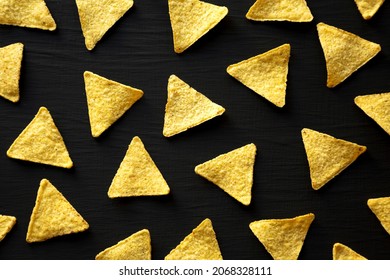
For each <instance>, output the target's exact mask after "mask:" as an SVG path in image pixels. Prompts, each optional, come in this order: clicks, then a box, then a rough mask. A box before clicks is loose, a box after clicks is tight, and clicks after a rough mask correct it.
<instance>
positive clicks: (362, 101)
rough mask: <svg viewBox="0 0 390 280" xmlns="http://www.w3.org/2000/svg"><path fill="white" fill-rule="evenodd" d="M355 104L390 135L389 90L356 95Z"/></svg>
mask: <svg viewBox="0 0 390 280" xmlns="http://www.w3.org/2000/svg"><path fill="white" fill-rule="evenodd" d="M355 104H356V105H357V106H358V107H359V108H360V109H362V110H363V111H364V113H366V115H367V116H369V117H370V118H372V119H373V120H374V121H375V122H376V123H377V124H378V125H379V126H380V127H382V128H383V129H384V130H385V131H386V132H387V133H388V134H389V135H390V92H387V93H377V94H368V95H361V96H357V97H355Z"/></svg>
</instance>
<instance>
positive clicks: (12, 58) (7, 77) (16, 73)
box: [0, 43, 23, 102]
mask: <svg viewBox="0 0 390 280" xmlns="http://www.w3.org/2000/svg"><path fill="white" fill-rule="evenodd" d="M22 58H23V44H22V43H15V44H12V45H8V46H5V47H3V48H0V73H1V76H0V96H2V97H4V98H5V99H8V100H10V101H12V102H18V101H19V78H20V68H21V65H22Z"/></svg>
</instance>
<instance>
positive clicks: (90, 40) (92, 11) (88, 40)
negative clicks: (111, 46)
mask: <svg viewBox="0 0 390 280" xmlns="http://www.w3.org/2000/svg"><path fill="white" fill-rule="evenodd" d="M76 4H77V9H78V12H79V18H80V24H81V29H82V31H83V35H84V38H85V46H86V47H87V49H88V50H92V49H93V48H95V46H96V44H97V43H98V42H99V41H100V40H101V39H102V37H103V36H104V34H106V32H107V31H108V30H109V29H110V28H111V27H112V26H113V25H114V24H115V23H116V22H117V21H118V20H119V19H120V18H121V17H123V15H124V14H125V13H126V12H127V11H128V10H129V9H130V8H131V7H132V6H133V4H134V1H133V0H76Z"/></svg>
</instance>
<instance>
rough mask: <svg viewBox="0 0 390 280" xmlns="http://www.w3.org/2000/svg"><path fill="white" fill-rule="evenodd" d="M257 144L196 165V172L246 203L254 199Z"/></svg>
mask: <svg viewBox="0 0 390 280" xmlns="http://www.w3.org/2000/svg"><path fill="white" fill-rule="evenodd" d="M255 157H256V145H255V144H248V145H245V146H243V147H240V148H238V149H235V150H233V151H230V152H228V153H226V154H222V155H219V156H217V157H216V158H214V159H211V160H209V161H206V162H205V163H202V164H199V165H198V166H196V167H195V173H196V174H198V175H200V176H202V177H204V178H206V179H207V180H209V181H210V182H212V183H214V184H215V185H217V186H218V187H220V188H221V189H222V190H224V191H225V192H226V193H228V194H229V195H230V196H232V197H233V198H235V199H236V200H237V201H239V202H241V203H242V204H244V205H249V204H250V203H251V199H252V185H253V169H254V165H255Z"/></svg>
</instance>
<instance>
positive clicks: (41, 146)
mask: <svg viewBox="0 0 390 280" xmlns="http://www.w3.org/2000/svg"><path fill="white" fill-rule="evenodd" d="M7 156H8V157H10V158H14V159H20V160H25V161H31V162H36V163H42V164H47V165H52V166H57V167H63V168H71V167H72V166H73V162H72V160H71V158H70V157H69V153H68V150H67V148H66V146H65V143H64V140H63V138H62V136H61V134H60V132H59V131H58V128H57V127H56V125H55V123H54V120H53V118H52V116H51V115H50V112H49V111H48V110H47V108H45V107H41V108H39V111H38V113H37V114H36V115H35V117H34V119H33V120H32V121H31V122H30V123H29V124H28V125H27V127H26V128H25V129H24V130H23V131H22V132H21V133H20V135H19V136H18V137H17V138H16V139H15V141H14V142H13V143H12V145H11V147H10V148H9V149H8V151H7Z"/></svg>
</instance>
